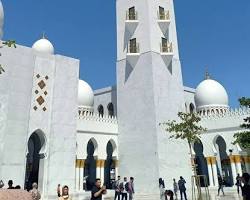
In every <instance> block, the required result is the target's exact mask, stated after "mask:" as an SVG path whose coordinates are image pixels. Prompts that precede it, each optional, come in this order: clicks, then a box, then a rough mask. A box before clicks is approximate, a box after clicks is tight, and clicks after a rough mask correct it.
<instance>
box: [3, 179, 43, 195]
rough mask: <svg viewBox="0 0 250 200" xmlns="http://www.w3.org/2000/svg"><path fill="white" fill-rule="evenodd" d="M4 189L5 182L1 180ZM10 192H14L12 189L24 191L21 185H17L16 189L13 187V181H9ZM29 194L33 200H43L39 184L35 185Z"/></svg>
mask: <svg viewBox="0 0 250 200" xmlns="http://www.w3.org/2000/svg"><path fill="white" fill-rule="evenodd" d="M2 188H4V182H3V181H2V180H0V189H2ZM6 189H8V190H12V189H18V190H19V189H22V188H21V186H20V185H16V186H15V187H14V186H13V180H9V181H8V187H7V188H6ZM29 193H30V195H31V197H32V200H39V199H41V194H40V192H39V191H38V185H37V183H33V184H32V189H31V190H29Z"/></svg>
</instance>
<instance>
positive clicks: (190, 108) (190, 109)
mask: <svg viewBox="0 0 250 200" xmlns="http://www.w3.org/2000/svg"><path fill="white" fill-rule="evenodd" d="M194 109H195V107H194V104H192V103H190V105H189V111H190V113H194V111H195V110H194Z"/></svg>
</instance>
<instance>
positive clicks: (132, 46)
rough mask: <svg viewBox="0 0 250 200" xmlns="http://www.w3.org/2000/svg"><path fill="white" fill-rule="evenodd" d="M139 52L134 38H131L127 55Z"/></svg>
mask: <svg viewBox="0 0 250 200" xmlns="http://www.w3.org/2000/svg"><path fill="white" fill-rule="evenodd" d="M138 52H139V50H138V48H137V44H136V38H133V39H131V40H130V41H129V53H138Z"/></svg>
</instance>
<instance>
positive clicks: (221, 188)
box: [217, 175, 225, 196]
mask: <svg viewBox="0 0 250 200" xmlns="http://www.w3.org/2000/svg"><path fill="white" fill-rule="evenodd" d="M223 182H224V181H223V178H222V177H221V175H218V184H219V188H218V195H217V196H219V195H220V190H221V191H222V193H223V196H225V193H224V190H223V186H224V183H223Z"/></svg>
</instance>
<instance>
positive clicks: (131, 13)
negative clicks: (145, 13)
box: [128, 7, 136, 20]
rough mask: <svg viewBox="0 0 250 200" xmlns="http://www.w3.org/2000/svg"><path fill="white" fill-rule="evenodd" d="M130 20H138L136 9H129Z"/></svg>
mask: <svg viewBox="0 0 250 200" xmlns="http://www.w3.org/2000/svg"><path fill="white" fill-rule="evenodd" d="M128 19H129V20H136V12H135V7H131V8H129V9H128Z"/></svg>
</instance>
